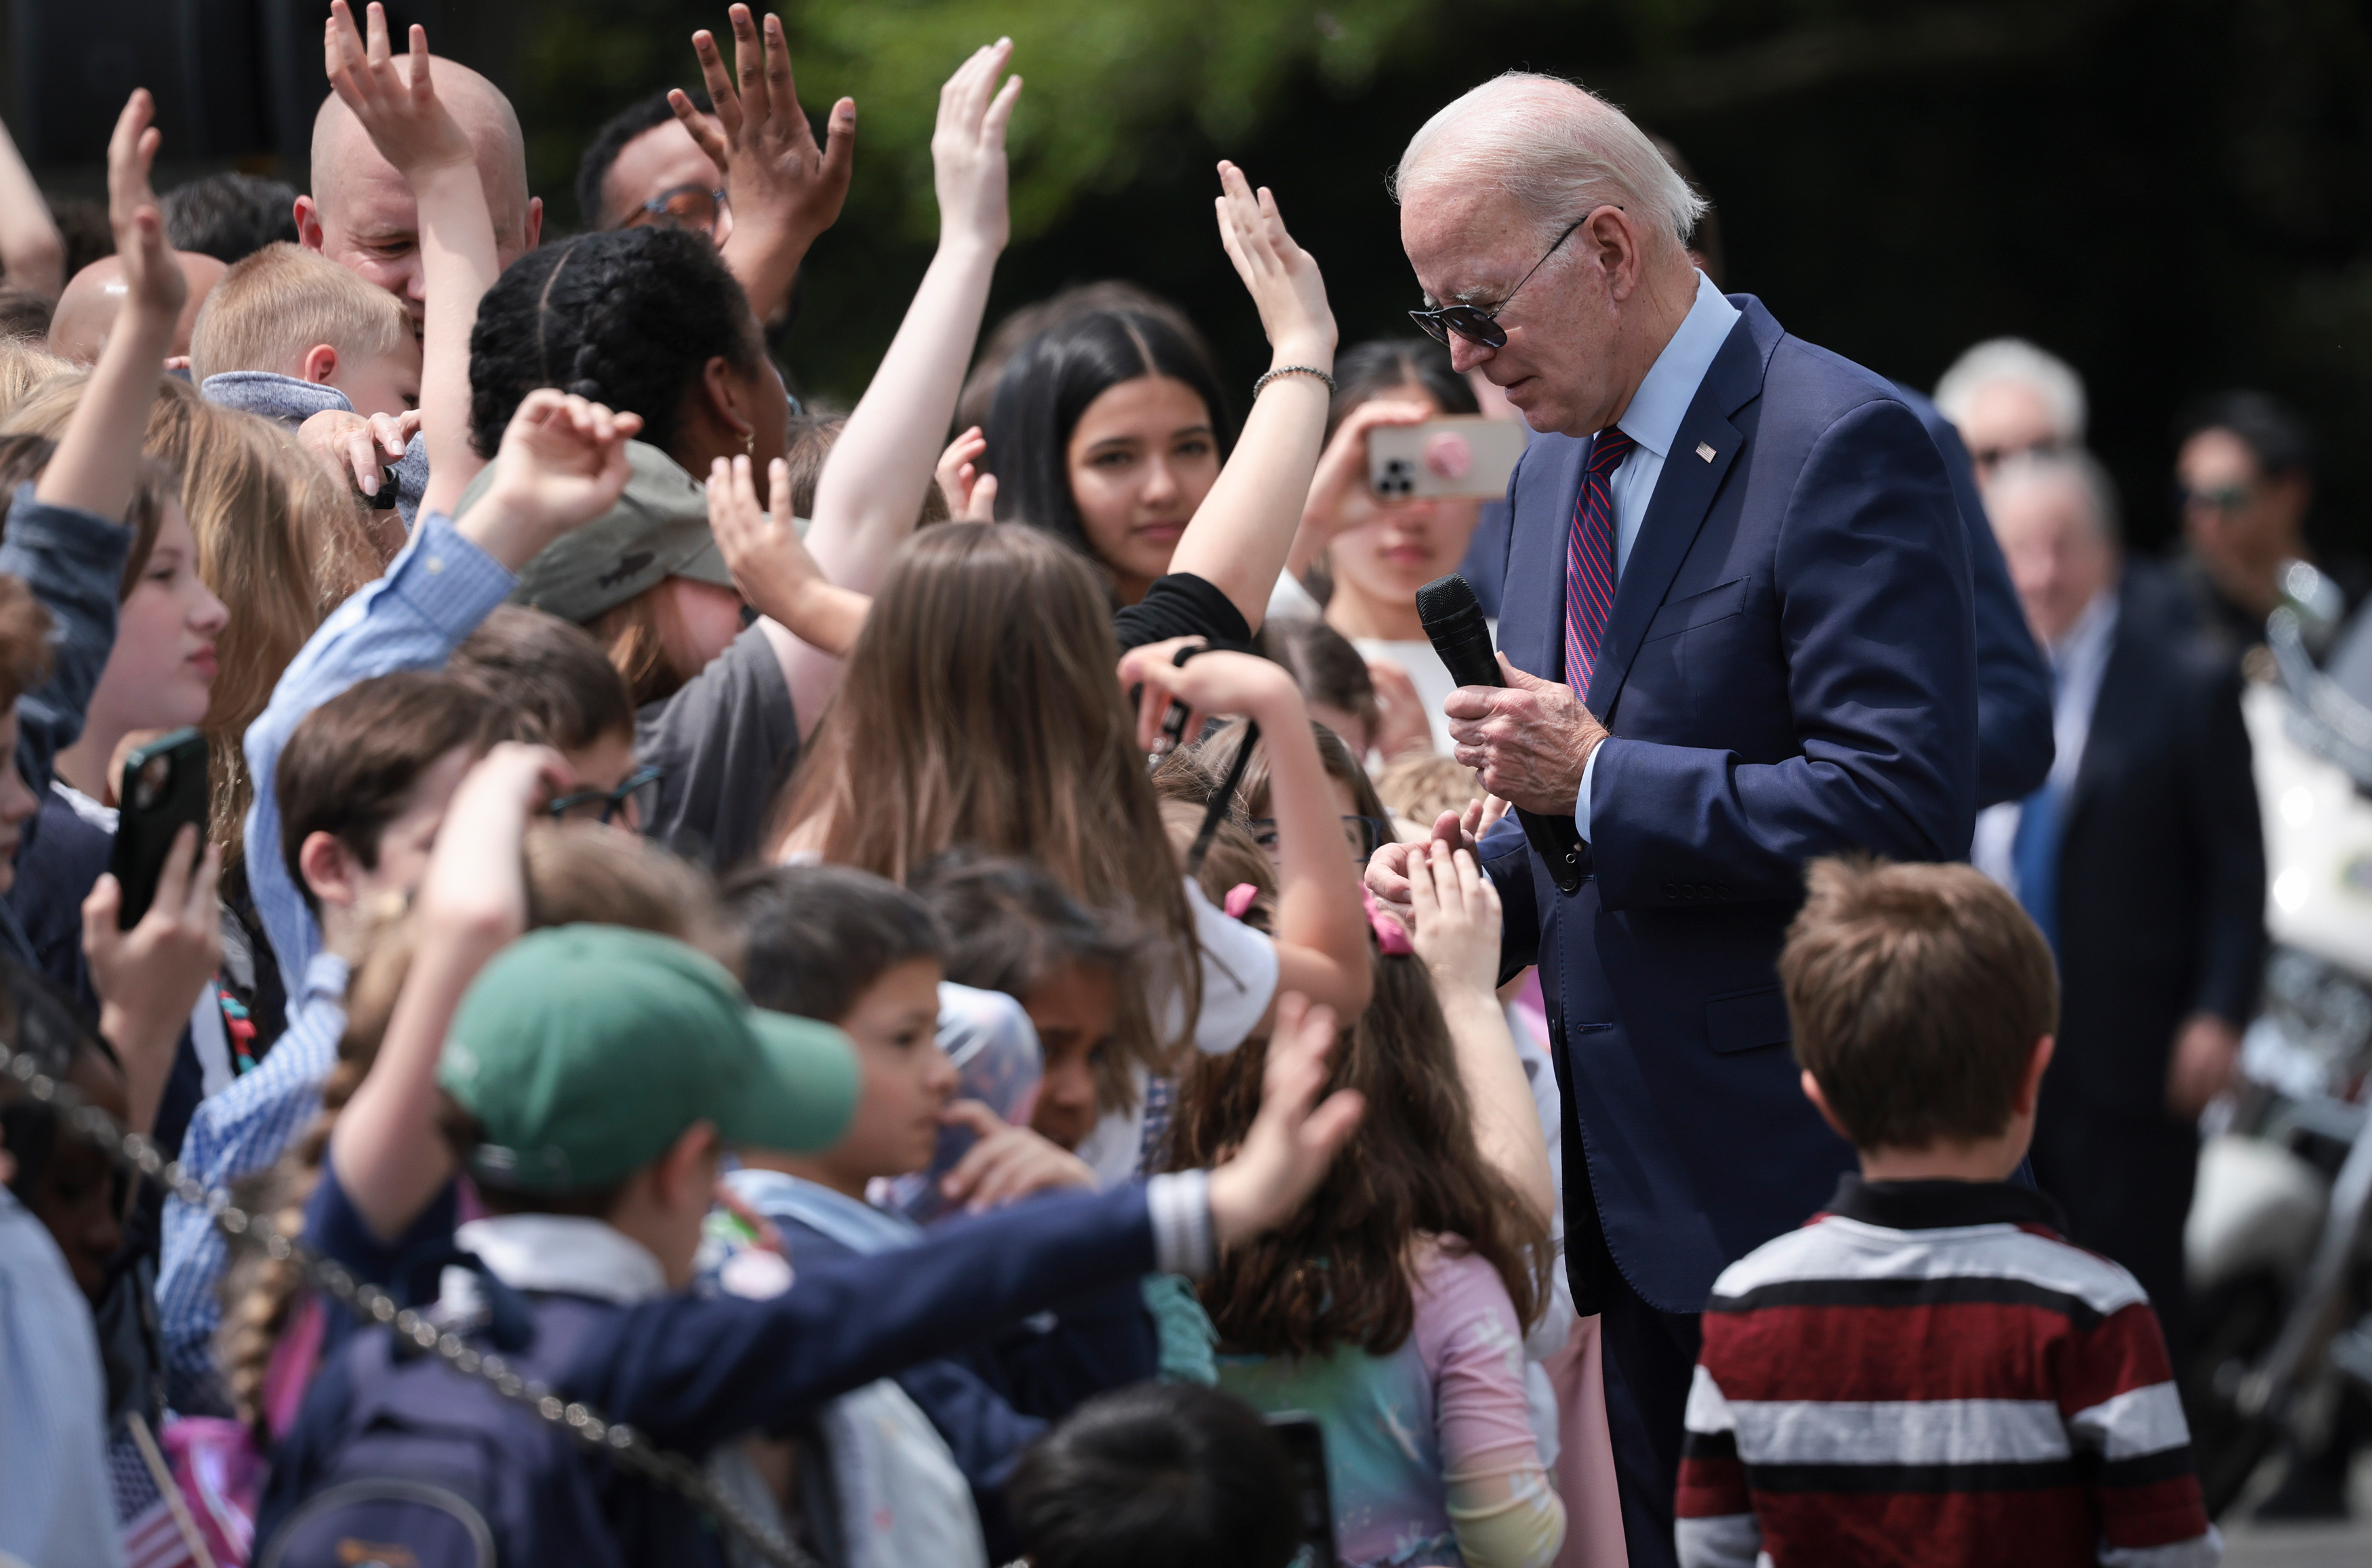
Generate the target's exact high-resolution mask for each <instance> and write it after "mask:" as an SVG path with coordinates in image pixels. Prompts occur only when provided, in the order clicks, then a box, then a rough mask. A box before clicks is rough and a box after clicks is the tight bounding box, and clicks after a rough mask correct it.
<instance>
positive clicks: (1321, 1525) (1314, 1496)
mask: <svg viewBox="0 0 2372 1568" xmlns="http://www.w3.org/2000/svg"><path fill="white" fill-rule="evenodd" d="M1268 1424H1269V1430H1270V1431H1272V1432H1273V1433H1275V1434H1276V1435H1277V1441H1279V1442H1281V1443H1283V1444H1284V1445H1285V1453H1286V1454H1288V1455H1289V1456H1291V1457H1292V1459H1293V1480H1294V1489H1295V1490H1296V1492H1298V1493H1300V1494H1301V1550H1300V1551H1298V1552H1296V1553H1295V1555H1294V1559H1293V1563H1294V1568H1335V1564H1336V1562H1338V1561H1339V1560H1338V1559H1337V1558H1336V1557H1335V1555H1334V1493H1333V1491H1332V1489H1331V1488H1330V1487H1329V1486H1328V1485H1327V1484H1326V1429H1325V1428H1324V1427H1323V1426H1320V1424H1319V1423H1318V1418H1317V1417H1316V1416H1314V1415H1311V1414H1310V1413H1309V1412H1308V1411H1277V1412H1276V1413H1275V1414H1274V1415H1272V1416H1270V1417H1269V1418H1268Z"/></svg>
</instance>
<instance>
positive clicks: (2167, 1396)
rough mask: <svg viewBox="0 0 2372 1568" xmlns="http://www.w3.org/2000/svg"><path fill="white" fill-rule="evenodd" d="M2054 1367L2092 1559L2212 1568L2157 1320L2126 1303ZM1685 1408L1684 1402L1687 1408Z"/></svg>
mask: <svg viewBox="0 0 2372 1568" xmlns="http://www.w3.org/2000/svg"><path fill="white" fill-rule="evenodd" d="M2068 1354H2069V1360H2068V1364H2067V1365H2065V1366H2064V1368H2063V1369H2062V1385H2061V1389H2060V1400H2059V1406H2060V1414H2061V1417H2062V1419H2063V1420H2064V1421H2065V1423H2066V1424H2067V1436H2068V1441H2069V1442H2070V1443H2071V1444H2072V1445H2073V1446H2074V1447H2075V1448H2076V1451H2077V1452H2078V1453H2089V1454H2097V1455H2099V1467H2098V1469H2096V1470H2095V1472H2094V1479H2093V1481H2092V1488H2093V1491H2094V1493H2095V1495H2096V1496H2097V1497H2098V1499H2099V1518H2100V1551H2099V1560H2100V1562H2102V1563H2103V1564H2104V1565H2106V1568H2214V1565H2215V1563H2217V1562H2221V1561H2222V1560H2223V1556H2224V1541H2223V1538H2222V1537H2221V1536H2220V1535H2218V1534H2217V1533H2216V1530H2215V1526H2214V1525H2212V1524H2210V1523H2209V1522H2208V1519H2207V1505H2206V1502H2205V1499H2204V1498H2203V1496H2202V1495H2201V1493H2200V1490H2199V1477H2198V1475H2197V1473H2196V1472H2195V1471H2194V1470H2193V1469H2192V1460H2191V1429H2190V1427H2189V1425H2188V1424H2187V1423H2185V1422H2184V1420H2183V1416H2182V1400H2181V1399H2180V1396H2178V1395H2177V1393H2176V1392H2175V1387H2174V1372H2173V1366H2172V1364H2171V1362H2170V1361H2169V1359H2168V1356H2167V1353H2166V1340H2165V1337H2164V1335H2162V1334H2161V1333H2160V1332H2159V1330H2158V1323H2157V1313H2155V1312H2153V1311H2151V1310H2150V1307H2149V1304H2148V1303H2147V1302H2146V1301H2135V1302H2134V1303H2132V1304H2131V1305H2129V1306H2126V1307H2121V1308H2119V1309H2118V1310H2117V1311H2115V1312H2112V1313H2110V1315H2109V1316H2108V1317H2107V1318H2102V1319H2101V1320H2100V1321H2099V1323H2098V1324H2097V1325H2096V1326H2094V1327H2093V1328H2091V1329H2089V1330H2085V1331H2082V1332H2079V1333H2078V1334H2076V1336H2075V1337H2074V1338H2073V1340H2072V1341H2071V1342H2070V1344H2069V1347H2068ZM1692 1409H1693V1406H1692Z"/></svg>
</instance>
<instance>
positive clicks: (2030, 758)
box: [1656, 138, 2084, 810]
mask: <svg viewBox="0 0 2372 1568" xmlns="http://www.w3.org/2000/svg"><path fill="white" fill-rule="evenodd" d="M1656 145H1657V148H1658V149H1660V150H1661V151H1662V152H1663V153H1664V155H1665V156H1666V157H1671V156H1672V152H1673V149H1672V146H1671V144H1669V142H1666V141H1664V140H1662V139H1661V138H1657V139H1656ZM1673 167H1674V168H1677V169H1678V170H1679V171H1680V175H1681V178H1683V179H1685V180H1688V182H1689V185H1690V188H1691V189H1692V190H1694V191H1695V192H1697V194H1699V195H1700V196H1702V195H1703V194H1704V193H1705V192H1704V188H1703V186H1702V185H1701V184H1699V182H1698V180H1697V179H1696V177H1695V176H1694V175H1693V174H1691V173H1690V172H1689V168H1688V165H1686V164H1685V163H1680V162H1678V161H1675V162H1674V164H1673ZM1689 238H1690V244H1689V254H1690V255H1691V256H1692V257H1693V258H1695V260H1696V263H1697V270H1698V271H1700V272H1702V273H1704V275H1705V276H1707V277H1709V278H1711V279H1712V280H1713V281H1714V282H1715V283H1716V284H1719V283H1721V282H1723V277H1722V272H1721V262H1722V250H1721V240H1720V236H1719V234H1718V232H1717V231H1716V232H1712V233H1708V232H1707V230H1706V229H1705V228H1704V227H1703V225H1702V224H1701V225H1700V226H1699V228H1698V230H1697V232H1696V233H1694V234H1692V235H1691V236H1690V237H1689ZM2002 341H2003V342H2005V343H2006V342H2009V341H2010V340H2002ZM2039 353H2040V351H2039V350H2036V351H2032V353H2025V352H2019V353H2012V354H2008V356H2007V357H2008V358H2009V360H2011V361H2012V362H2013V363H2014V366H2028V365H2029V363H2030V362H2031V360H2032V358H2033V354H2039ZM2042 358H2043V359H2044V360H2047V361H2048V362H2049V364H2048V366H2043V367H2038V368H2036V369H2035V370H2034V372H2033V374H2034V375H2035V377H2037V385H2038V386H2039V387H2040V388H2041V390H2042V392H2045V393H2048V394H2049V395H2050V396H2051V397H2053V398H2057V399H2058V400H2059V401H2058V402H2055V403H2053V404H2052V406H2053V407H2059V406H2062V405H2063V404H2064V402H2065V398H2064V393H2065V390H2066V387H2067V386H2068V385H2072V386H2073V388H2074V404H2073V406H2074V409H2075V415H2076V417H2075V436H2074V437H2073V439H2074V440H2075V441H2076V443H2077V444H2080V443H2081V441H2082V437H2083V409H2084V384H2083V382H2082V380H2081V379H2080V378H2078V377H2076V372H2075V371H2073V370H2072V369H2069V368H2068V367H2067V366H2064V365H2061V364H2060V363H2059V362H2058V361H2057V360H2055V359H2051V358H2050V356H2049V355H2047V354H2045V355H2042ZM1972 359H1973V360H1974V361H1975V362H1976V363H1977V365H1978V366H1979V368H1980V370H1981V372H1982V374H1984V375H1987V376H1993V375H1997V374H1999V373H1998V372H1993V371H1983V370H1982V366H1983V365H1984V364H1985V362H1986V361H1985V356H1983V355H1981V354H1978V353H1977V351H1975V350H1971V351H1970V353H1969V354H1963V355H1962V356H1961V363H1962V364H1964V365H1965V364H1968V363H1970V362H1971V360H1972ZM2049 366H2056V368H2057V371H2058V372H2060V373H2062V374H2061V377H2060V379H2058V380H2055V381H2054V380H2052V377H2051V376H2050V374H2049V373H2048V370H2049ZM1946 379H1947V380H1948V381H1950V380H1951V379H1952V374H1951V373H1949V372H1948V373H1947V376H1946ZM1963 379H1964V380H1965V377H1963ZM1894 395H1895V396H1896V397H1898V398H1901V400H1902V401H1903V402H1905V403H1906V404H1908V405H1909V406H1910V409H1911V412H1913V413H1914V414H1916V415H1918V417H1919V423H1920V424H1924V425H1925V426H1926V427H1927V436H1928V439H1930V440H1932V441H1934V442H1935V443H1936V451H1937V452H1938V453H1940V454H1941V455H1942V457H1943V459H1944V471H1945V472H1946V473H1947V474H1948V475H1949V476H1950V478H1951V481H1952V497H1953V499H1954V500H1955V501H1957V502H1958V503H1959V509H1960V524H1961V532H1962V534H1963V535H1964V536H1965V537H1966V538H1967V540H1968V543H1969V573H1970V583H1971V587H1972V588H1973V589H1974V591H1975V600H1974V608H1975V611H1976V626H1977V807H1978V808H1979V809H1980V810H1982V809H1983V808H1984V807H1988V806H1992V805H1995V804H1997V803H1998V802H2001V801H2005V800H2017V799H2019V798H2021V797H2022V796H2025V795H2026V794H2027V793H2028V792H2029V791H2031V790H2033V789H2035V788H2037V787H2039V786H2040V785H2041V783H2042V779H2043V775H2044V774H2046V773H2048V772H2050V771H2051V671H2050V668H2049V667H2048V666H2047V665H2046V664H2045V663H2044V662H2043V656H2042V650H2041V648H2039V647H2037V646H2035V643H2034V633H2031V632H2030V631H2029V630H2028V629H2027V624H2026V611H2025V610H2024V609H2023V608H2022V607H2021V606H2020V604H2019V603H2018V598H2017V590H2016V589H2015V588H2014V587H2012V586H2011V584H2010V579H2009V568H2008V567H2007V566H2006V564H2004V563H2003V561H2002V552H2001V543H2000V541H1999V540H1996V539H1994V530H1993V526H1992V525H1991V524H1990V523H1989V522H1988V521H1987V520H1986V517H1985V501H1984V488H1983V477H1984V475H1983V470H1980V469H1979V468H1977V466H1976V464H1975V462H1974V459H1971V457H1970V455H1969V454H1970V447H1969V445H1968V443H1967V442H1966V441H1964V440H1963V439H1962V432H1961V429H1960V428H1959V426H1957V425H1956V424H1955V423H1954V421H1953V419H1952V418H1951V417H1950V416H1948V415H1947V414H1946V413H1945V412H1944V411H1943V410H1942V409H1941V408H1940V407H1938V406H1937V405H1936V403H1935V402H1933V401H1930V400H1929V399H1928V398H1927V397H1926V396H1925V395H1924V393H1922V392H1920V391H1918V390H1917V389H1913V387H1911V386H1909V385H1907V384H1905V383H1903V382H1901V381H1897V382H1895V383H1894ZM1988 395H1989V396H1991V397H1995V398H1998V397H1999V396H2000V393H1999V390H1998V389H1994V391H1993V392H1991V393H1989V394H1988ZM1955 397H1956V403H1957V401H1961V400H1959V394H1958V393H1957V392H1956V394H1955ZM1980 406H1981V407H1982V408H1984V409H1986V410H1988V411H1990V409H1991V408H1992V407H1994V404H1993V403H1990V402H1985V401H1982V400H1980ZM2018 406H2021V405H2019V404H2018V403H2017V401H2015V400H2014V399H2013V400H2012V402H2011V407H2012V408H2013V409H2016V408H2017V407H2018ZM1964 412H1965V411H1964ZM1988 416H1989V417H1990V413H1989V414H1988ZM1987 439H1988V442H1989V443H1990V442H1993V441H1994V440H1995V439H1996V437H1995V436H1988V437H1987Z"/></svg>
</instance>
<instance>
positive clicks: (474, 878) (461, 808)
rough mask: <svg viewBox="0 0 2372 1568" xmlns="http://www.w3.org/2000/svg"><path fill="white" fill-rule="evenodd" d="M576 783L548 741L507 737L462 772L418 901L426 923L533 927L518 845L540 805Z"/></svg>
mask: <svg viewBox="0 0 2372 1568" xmlns="http://www.w3.org/2000/svg"><path fill="white" fill-rule="evenodd" d="M573 783H574V775H572V774H571V773H570V772H569V771H568V763H567V761H566V760H565V759H564V758H563V757H562V756H561V755H560V753H559V752H557V751H555V750H553V749H552V748H550V747H548V746H528V745H524V744H521V743H520V742H517V741H510V740H506V741H504V742H503V743H502V744H501V745H498V746H496V747H495V748H494V749H493V750H491V751H489V752H487V753H486V755H485V756H484V758H483V759H482V760H481V761H479V762H478V764H477V765H476V766H475V767H473V768H471V770H470V771H469V772H468V773H466V774H464V775H463V776H462V779H461V783H460V786H459V788H457V789H456V790H454V792H453V799H452V803H451V804H450V805H448V806H447V807H446V808H445V819H444V821H443V822H442V823H440V824H439V825H438V826H437V830H436V849H435V850H433V851H432V852H431V853H430V854H429V857H428V870H427V872H426V874H425V875H424V876H423V877H421V880H420V892H419V895H418V897H417V898H416V899H415V900H414V902H413V908H414V911H415V912H416V915H417V917H418V919H419V920H420V921H421V923H422V926H423V929H424V930H426V929H429V928H432V927H433V928H434V929H436V931H438V932H440V933H442V934H444V935H448V936H461V935H465V934H471V933H474V934H477V935H481V936H490V937H493V938H494V939H495V940H496V941H497V943H499V942H504V941H508V940H509V939H510V938H511V937H513V936H516V935H518V933H519V932H521V931H523V930H525V929H526V927H527V873H526V871H525V870H524V868H523V867H522V866H521V865H520V861H519V845H520V843H521V842H522V841H523V840H524V838H525V837H526V833H527V825H528V823H529V820H530V819H532V818H533V817H534V815H535V811H536V808H537V807H540V806H541V805H542V804H543V802H545V801H546V800H549V799H551V798H552V796H556V795H559V794H561V793H563V792H564V791H566V790H567V789H568V788H569V787H570V786H571V785H572V784H573Z"/></svg>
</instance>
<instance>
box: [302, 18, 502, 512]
mask: <svg viewBox="0 0 2372 1568" xmlns="http://www.w3.org/2000/svg"><path fill="white" fill-rule="evenodd" d="M369 17H370V38H369V41H368V42H367V43H366V42H365V41H364V40H363V38H362V37H361V36H360V35H359V34H357V33H356V32H355V17H354V12H353V11H352V10H350V9H349V8H348V7H347V5H346V0H330V19H329V21H328V22H326V23H325V24H323V26H322V29H321V51H322V56H323V64H324V65H325V67H326V69H327V70H328V72H329V77H330V86H331V88H332V89H333V90H334V91H335V92H336V93H337V95H338V98H339V99H340V101H342V102H343V103H344V104H345V106H346V107H347V108H348V109H349V110H353V111H354V116H355V120H356V121H358V122H360V123H361V125H362V128H363V129H364V130H365V131H366V132H367V133H369V135H370V139H371V145H373V146H375V147H377V148H378V154H379V156H380V157H383V158H385V159H387V161H388V162H389V163H390V164H393V165H394V166H395V169H396V172H397V173H399V174H401V175H402V176H403V178H404V180H405V181H406V182H407V183H408V184H410V185H411V187H412V195H413V201H414V202H416V203H418V204H419V208H420V269H421V273H422V276H423V277H424V280H425V282H426V287H427V291H428V305H427V314H426V319H425V320H424V322H423V323H422V330H421V339H420V414H421V428H422V430H423V432H424V434H425V435H426V436H427V438H428V489H427V491H426V493H425V494H423V495H422V496H421V498H420V509H421V511H422V512H423V513H427V512H450V511H451V510H452V508H453V503H454V502H456V501H457V500H459V499H460V495H461V492H462V491H464V490H466V489H467V488H469V484H470V482H471V480H472V479H475V478H476V477H477V476H478V470H480V469H482V468H483V467H485V466H486V463H485V459H483V458H481V457H479V456H478V454H477V452H476V450H475V449H474V448H473V447H471V445H470V329H471V327H472V326H474V325H475V324H476V323H477V319H478V300H479V298H480V297H481V296H483V295H484V293H485V292H486V290H487V289H488V288H490V287H492V286H493V285H494V278H495V276H496V275H497V274H498V273H500V272H501V271H502V267H501V265H500V263H499V262H498V261H496V259H495V254H494V216H493V215H492V213H491V212H490V211H489V209H488V208H487V206H486V188H485V182H484V181H483V180H481V179H480V178H479V176H478V159H477V154H476V152H475V150H474V149H472V148H471V145H470V138H469V135H468V134H467V133H466V132H464V131H463V130H462V129H461V126H460V123H459V122H458V121H456V120H455V119H454V118H453V116H452V114H451V113H450V112H448V110H447V109H446V108H445V105H444V104H443V102H442V101H440V100H439V99H437V97H436V87H435V85H434V83H433V82H432V81H431V80H430V77H429V72H428V34H427V32H426V30H425V29H422V28H418V27H414V28H413V29H412V36H411V39H410V41H409V51H408V52H407V53H406V54H405V55H404V57H403V58H402V60H401V61H398V60H396V59H395V58H393V56H392V54H391V52H390V48H389V45H388V37H387V13H386V11H385V10H383V9H382V8H381V7H380V6H379V4H378V0H371V4H370V9H369Z"/></svg>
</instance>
